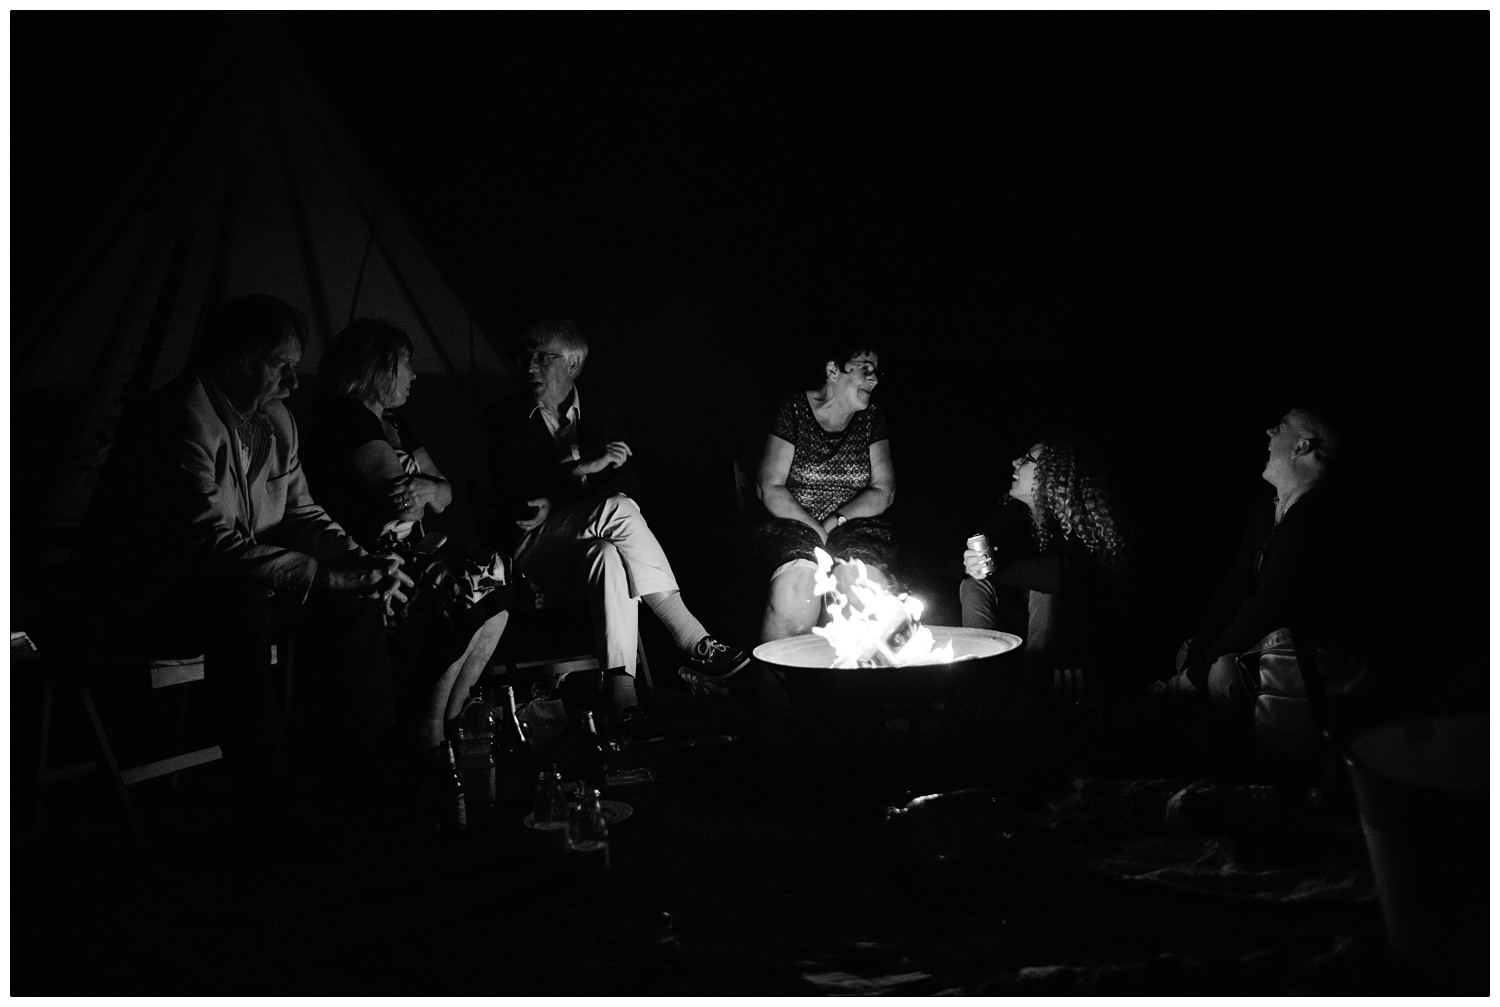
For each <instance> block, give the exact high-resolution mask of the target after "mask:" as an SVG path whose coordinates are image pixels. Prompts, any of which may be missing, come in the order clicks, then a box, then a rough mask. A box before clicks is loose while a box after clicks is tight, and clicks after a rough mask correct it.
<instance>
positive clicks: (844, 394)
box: [757, 344, 896, 642]
mask: <svg viewBox="0 0 1500 1007" xmlns="http://www.w3.org/2000/svg"><path fill="white" fill-rule="evenodd" d="M879 381H880V354H879V353H878V352H877V351H876V350H875V349H873V348H871V347H869V346H868V345H862V344H850V345H846V346H844V347H841V348H838V349H837V350H836V351H835V352H834V353H832V354H830V356H829V359H828V360H827V361H826V362H825V363H824V364H823V386H822V387H821V388H817V389H813V390H811V391H806V392H798V393H796V394H794V395H791V396H789V397H787V398H786V399H784V400H783V401H782V402H781V403H780V405H779V407H778V409H777V412H776V417H775V419H774V420H773V421H772V424H771V435H770V437H769V438H768V439H767V441H766V450H765V455H764V457H763V459H762V461H761V465H760V471H759V475H758V478H757V491H758V493H759V495H760V499H761V502H762V503H764V504H765V507H766V510H767V511H769V512H770V515H771V517H770V520H769V521H767V522H766V523H765V524H764V525H763V526H762V527H761V528H760V529H758V535H757V537H758V539H759V544H760V547H761V549H762V551H763V552H764V553H765V555H766V557H767V558H768V559H769V560H770V565H771V566H772V567H773V572H772V574H771V587H770V593H769V597H768V598H767V601H766V610H765V615H764V617H763V618H762V621H761V640H762V642H764V641H767V640H779V639H781V638H783V637H788V636H796V635H798V634H801V633H807V632H809V631H811V629H812V628H813V626H815V625H816V624H817V622H818V618H819V616H820V615H821V614H822V610H823V605H822V596H821V595H817V594H814V592H813V578H814V574H815V573H816V571H817V565H816V562H815V560H814V555H813V550H814V548H822V549H823V550H824V551H825V552H827V553H828V554H829V555H830V556H832V557H833V560H834V569H833V575H834V577H835V578H837V579H838V580H839V582H840V586H841V587H842V588H844V589H845V593H846V594H847V593H848V591H847V585H848V583H849V582H850V581H851V580H852V579H853V578H854V576H855V574H856V567H855V566H854V561H855V560H862V561H863V562H864V563H865V566H866V570H867V572H868V575H869V578H870V580H872V581H874V582H875V583H878V584H881V585H882V586H889V583H890V578H889V572H888V568H889V566H890V564H891V561H892V560H893V559H894V554H895V534H894V526H893V525H892V523H891V521H890V518H889V517H888V516H887V511H888V510H889V509H890V506H891V504H892V502H894V500H895V498H896V476H895V470H894V469H893V468H892V466H891V447H890V443H891V442H890V434H889V432H888V431H887V429H886V419H885V414H884V412H883V411H881V409H880V407H879V405H878V404H876V403H873V402H872V401H871V395H872V394H873V393H874V391H875V386H876V385H877V384H878V383H879Z"/></svg>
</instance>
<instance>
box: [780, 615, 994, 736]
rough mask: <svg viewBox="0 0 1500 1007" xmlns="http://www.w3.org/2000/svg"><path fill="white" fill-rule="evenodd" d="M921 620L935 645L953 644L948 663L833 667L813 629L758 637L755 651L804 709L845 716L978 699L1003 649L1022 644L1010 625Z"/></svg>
mask: <svg viewBox="0 0 1500 1007" xmlns="http://www.w3.org/2000/svg"><path fill="white" fill-rule="evenodd" d="M927 628H928V629H929V630H931V631H932V636H933V639H934V641H935V644H934V649H936V648H940V647H942V646H943V645H944V644H947V643H952V644H953V661H952V662H951V663H938V662H933V663H928V664H909V665H905V666H902V667H897V668H831V667H829V665H831V664H832V663H833V659H834V654H833V646H832V645H831V644H830V643H829V642H828V641H827V640H825V639H823V638H822V637H821V636H818V635H817V634H815V633H807V634H804V635H802V636H793V637H788V638H787V639H785V640H772V641H771V642H770V643H763V644H761V645H760V646H759V647H756V648H755V657H756V659H757V660H759V661H760V662H761V663H762V664H764V665H766V667H767V669H768V670H770V671H772V672H774V673H775V674H776V675H777V677H779V678H780V679H781V680H782V681H783V682H784V683H785V684H786V688H787V691H788V692H789V693H790V695H791V699H792V702H793V703H795V704H796V706H797V709H798V710H800V711H801V712H802V713H803V714H804V715H806V716H808V717H811V718H814V719H847V718H857V717H864V716H872V715H876V714H879V713H880V712H882V711H886V710H888V709H889V708H890V707H892V706H898V707H911V706H912V705H913V704H918V703H931V702H934V701H942V702H943V703H944V704H945V706H947V705H948V704H960V705H962V704H966V703H969V702H973V703H977V702H978V700H979V699H980V697H982V696H983V694H984V692H985V690H986V688H988V686H989V685H990V684H991V683H992V682H993V681H994V679H995V676H996V675H997V674H998V673H1000V672H1001V671H1002V670H1003V669H1004V667H1005V664H1006V662H1005V661H1004V656H1005V655H1006V654H1007V653H1009V652H1010V651H1012V650H1015V649H1016V648H1017V647H1019V646H1020V645H1021V638H1020V637H1018V636H1016V635H1015V634H1014V633H1001V632H998V631H996V630H992V629H962V628H959V627H956V626H928V627H927Z"/></svg>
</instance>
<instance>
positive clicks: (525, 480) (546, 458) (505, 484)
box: [487, 388, 641, 550]
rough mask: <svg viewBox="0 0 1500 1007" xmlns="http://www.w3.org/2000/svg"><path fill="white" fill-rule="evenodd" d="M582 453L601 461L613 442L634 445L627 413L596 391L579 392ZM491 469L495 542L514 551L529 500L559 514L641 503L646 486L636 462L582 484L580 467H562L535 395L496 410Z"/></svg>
mask: <svg viewBox="0 0 1500 1007" xmlns="http://www.w3.org/2000/svg"><path fill="white" fill-rule="evenodd" d="M578 401H579V414H578V454H579V457H580V458H581V459H583V460H588V459H591V458H597V457H598V456H599V455H601V454H603V453H604V447H605V445H606V444H608V443H609V442H611V441H625V442H627V443H628V442H629V437H627V436H626V433H625V413H624V411H623V410H622V409H621V408H620V407H619V405H618V404H617V403H615V402H614V401H613V400H612V399H611V398H609V397H608V396H607V395H605V394H603V393H601V392H599V391H597V390H596V389H593V388H583V389H581V390H580V391H579V395H578ZM487 423H488V427H489V464H490V475H491V478H493V479H494V485H495V503H496V515H495V521H494V524H493V527H492V528H491V529H490V537H491V538H492V539H493V540H494V545H495V546H496V547H498V548H502V549H506V550H509V549H510V548H512V547H513V546H514V544H515V539H516V537H517V534H518V532H517V529H516V525H515V523H516V521H517V520H519V519H521V518H523V517H526V516H528V515H530V514H531V513H532V509H531V508H530V507H528V506H527V504H526V501H527V500H532V499H535V498H537V497H547V498H549V499H550V500H551V501H552V508H553V510H556V509H558V508H559V507H566V506H568V505H570V504H575V503H579V502H581V501H584V500H593V499H597V498H599V497H604V496H611V495H613V494H615V493H623V494H625V495H626V496H629V497H634V498H636V499H639V495H640V489H641V483H640V479H639V477H638V476H637V475H636V470H635V462H634V460H633V459H630V458H627V459H625V463H624V464H623V465H619V466H615V467H612V468H608V469H605V470H604V471H603V472H600V473H598V474H597V475H592V476H589V477H588V478H587V479H586V480H581V479H579V478H577V477H575V476H573V475H572V474H571V469H572V468H573V466H574V465H575V464H577V463H576V462H572V461H568V462H558V461H557V456H556V448H555V447H554V446H553V442H552V434H551V432H550V431H548V429H547V422H546V420H544V419H542V414H541V411H540V410H539V409H537V408H536V403H535V402H534V401H533V399H532V397H531V394H530V393H529V392H521V393H519V394H517V395H512V396H509V397H507V398H504V399H501V400H500V401H499V402H497V403H495V405H494V406H492V407H491V408H490V411H489V415H488V419H487Z"/></svg>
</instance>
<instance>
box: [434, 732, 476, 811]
mask: <svg viewBox="0 0 1500 1007" xmlns="http://www.w3.org/2000/svg"><path fill="white" fill-rule="evenodd" d="M443 762H444V769H443V771H442V772H440V773H438V774H437V778H436V779H435V780H434V782H433V788H432V810H433V817H434V818H435V819H436V820H437V825H438V828H440V829H444V830H449V831H457V830H459V829H462V828H464V827H465V826H467V825H468V824H469V814H468V806H467V804H466V803H465V801H464V781H463V778H462V777H460V776H459V775H458V766H457V763H456V760H455V758H454V755H453V742H451V741H445V742H443Z"/></svg>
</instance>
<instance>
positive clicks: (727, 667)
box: [684, 636, 750, 681]
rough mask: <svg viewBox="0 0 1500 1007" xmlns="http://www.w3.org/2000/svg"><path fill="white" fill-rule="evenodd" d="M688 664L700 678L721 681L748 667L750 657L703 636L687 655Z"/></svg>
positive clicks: (734, 648)
mask: <svg viewBox="0 0 1500 1007" xmlns="http://www.w3.org/2000/svg"><path fill="white" fill-rule="evenodd" d="M688 662H689V665H690V667H691V669H692V670H693V671H694V672H695V673H697V674H698V675H699V676H701V677H702V678H706V679H708V680H710V681H723V680H724V679H726V678H729V677H730V676H731V675H735V674H738V673H739V672H741V671H744V670H745V669H746V668H747V667H749V666H750V655H749V654H747V653H745V652H744V651H743V650H740V649H739V648H737V647H727V646H725V645H724V644H722V643H720V642H719V641H718V640H715V639H714V638H713V637H711V636H705V637H704V638H703V639H702V640H699V641H698V646H696V647H694V648H693V652H692V653H691V654H689V655H688ZM684 677H686V676H684Z"/></svg>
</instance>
